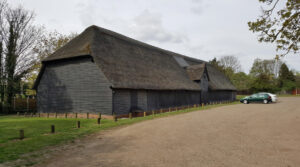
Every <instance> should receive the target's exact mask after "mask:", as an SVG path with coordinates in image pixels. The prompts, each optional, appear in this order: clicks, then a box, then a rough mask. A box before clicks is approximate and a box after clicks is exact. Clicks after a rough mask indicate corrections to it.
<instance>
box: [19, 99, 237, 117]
mask: <svg viewBox="0 0 300 167" xmlns="http://www.w3.org/2000/svg"><path fill="white" fill-rule="evenodd" d="M231 102H233V101H216V102H210V103H202V104H194V105H187V106H178V107H169V108H161V109H158V110H150V111H136V112H132V113H128V114H124V115H102V116H101V113H36V112H27V111H25V112H17V115H18V116H25V117H47V118H87V119H97V118H99V117H102V118H106V119H115V118H132V117H145V116H148V115H155V114H162V113H165V112H173V111H178V110H184V109H192V108H198V107H204V106H208V105H215V104H226V103H231Z"/></svg>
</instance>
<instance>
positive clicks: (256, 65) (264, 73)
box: [249, 59, 278, 92]
mask: <svg viewBox="0 0 300 167" xmlns="http://www.w3.org/2000/svg"><path fill="white" fill-rule="evenodd" d="M274 62H275V60H261V59H255V60H254V62H253V65H252V68H251V70H250V74H249V75H250V77H251V78H252V81H251V83H250V90H251V91H254V92H258V91H269V92H275V91H278V89H277V86H276V83H277V80H276V78H275V74H274V68H275V65H274V64H275V63H274Z"/></svg>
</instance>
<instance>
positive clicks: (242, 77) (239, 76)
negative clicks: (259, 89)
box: [231, 72, 251, 90]
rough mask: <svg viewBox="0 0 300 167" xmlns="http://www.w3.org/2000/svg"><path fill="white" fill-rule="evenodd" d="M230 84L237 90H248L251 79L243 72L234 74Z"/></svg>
mask: <svg viewBox="0 0 300 167" xmlns="http://www.w3.org/2000/svg"><path fill="white" fill-rule="evenodd" d="M231 82H232V83H233V85H234V86H235V87H236V88H237V89H238V90H248V89H249V87H250V83H251V77H250V76H249V75H247V74H246V73H244V72H238V73H234V74H233V75H232V77H231Z"/></svg>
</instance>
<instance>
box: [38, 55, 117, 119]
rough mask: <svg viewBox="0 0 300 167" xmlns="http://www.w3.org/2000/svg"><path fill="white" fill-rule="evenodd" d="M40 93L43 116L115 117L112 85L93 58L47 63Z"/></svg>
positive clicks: (40, 107)
mask: <svg viewBox="0 0 300 167" xmlns="http://www.w3.org/2000/svg"><path fill="white" fill-rule="evenodd" d="M37 92H38V93H37V106H38V111H39V112H58V113H59V112H63V113H65V112H78V113H81V112H102V113H103V114H111V113H112V91H111V89H110V84H109V82H108V81H107V79H106V78H105V76H104V75H103V73H102V72H101V71H100V70H99V68H98V67H97V65H96V64H95V63H93V62H92V59H91V57H81V58H80V57H79V58H75V59H69V60H64V61H53V62H47V63H46V64H45V68H44V72H43V76H42V77H41V80H40V83H39V85H38V88H37Z"/></svg>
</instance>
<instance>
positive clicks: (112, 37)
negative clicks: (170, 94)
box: [35, 26, 226, 90]
mask: <svg viewBox="0 0 300 167" xmlns="http://www.w3.org/2000/svg"><path fill="white" fill-rule="evenodd" d="M83 55H90V56H91V57H92V58H93V60H94V62H95V63H96V64H97V65H98V66H99V69H100V70H101V71H102V72H103V73H104V74H105V76H106V78H107V79H108V80H109V81H110V83H111V86H112V88H126V89H156V90H201V88H200V85H199V84H197V83H195V82H193V81H192V80H191V79H190V78H189V75H187V72H186V69H185V67H187V66H189V65H192V64H200V63H204V61H202V60H198V59H194V58H190V57H186V56H184V55H181V54H177V53H174V52H170V51H167V50H164V49H160V48H157V47H154V46H151V45H148V44H145V43H143V42H140V41H137V40H134V39H132V38H128V37H126V36H123V35H121V34H118V33H115V32H112V31H110V30H106V29H103V28H100V27H97V26H90V27H88V28H87V29H86V30H85V31H84V32H82V33H81V34H80V35H78V36H77V37H76V38H74V39H73V40H71V41H70V42H69V43H68V44H66V45H65V46H63V47H62V48H60V49H59V50H57V51H56V52H55V53H53V54H52V55H50V56H49V57H47V58H46V59H44V60H43V66H46V65H47V62H49V61H54V60H62V59H69V58H74V57H79V56H83ZM40 77H41V75H39V77H38V79H37V81H36V84H35V87H36V86H37V85H38V82H39V79H40ZM225 85H226V84H225Z"/></svg>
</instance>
